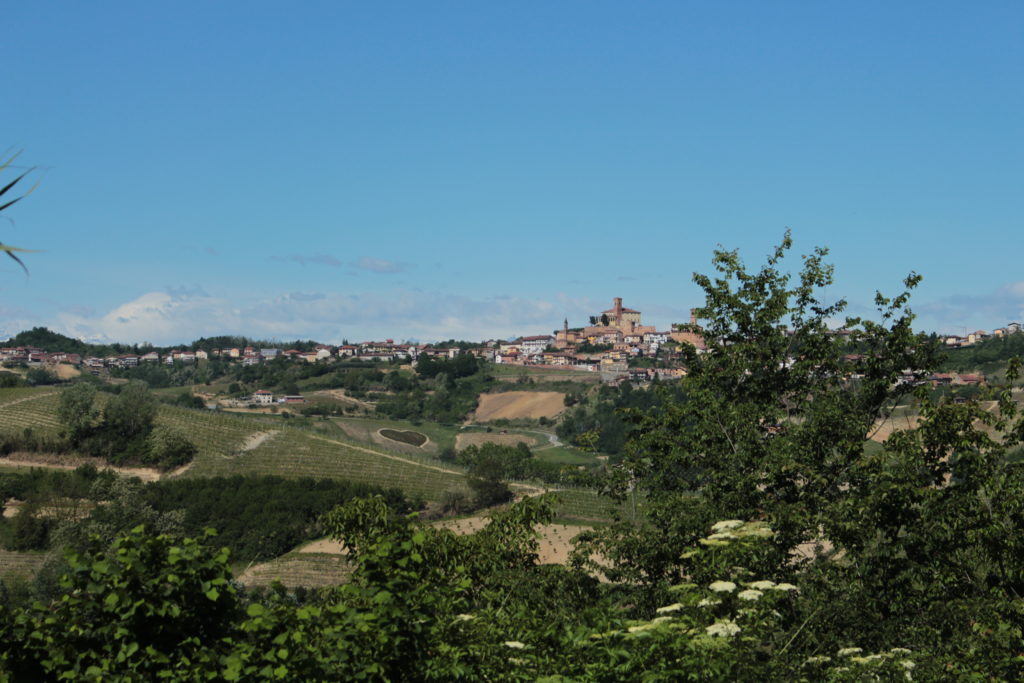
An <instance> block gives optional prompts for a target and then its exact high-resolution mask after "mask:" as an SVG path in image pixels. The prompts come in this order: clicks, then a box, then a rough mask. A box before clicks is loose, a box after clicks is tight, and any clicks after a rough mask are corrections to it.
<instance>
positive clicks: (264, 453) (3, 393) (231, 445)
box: [0, 388, 609, 522]
mask: <svg viewBox="0 0 1024 683" xmlns="http://www.w3.org/2000/svg"><path fill="white" fill-rule="evenodd" d="M101 396H102V395H101ZM58 401H59V390H55V389H53V388H33V389H3V390H0V429H24V428H26V427H31V428H32V429H34V430H37V431H46V432H52V433H56V432H57V430H58V428H59V425H58V423H57V420H56V417H55V411H56V407H57V403H58ZM339 422H345V423H346V424H347V425H348V426H349V427H350V429H351V428H352V427H353V426H355V427H356V429H355V430H353V433H354V436H353V435H350V434H348V433H346V432H344V431H343V430H342V428H341V426H340V425H339V424H338V423H339ZM157 423H158V424H159V425H165V426H169V427H173V428H175V429H177V430H179V431H181V432H182V433H183V434H185V435H186V436H188V438H189V439H190V440H192V442H193V443H195V444H196V446H197V448H198V451H199V452H198V455H197V456H196V458H195V460H194V461H193V463H192V464H191V466H189V467H188V468H187V469H186V470H185V471H184V472H183V473H182V474H181V475H180V476H182V477H203V476H217V475H231V474H274V475H280V476H285V477H305V476H309V477H325V478H332V479H347V480H351V481H359V482H365V483H368V484H376V485H379V486H388V487H390V486H395V487H398V488H401V489H402V490H403V491H405V492H406V493H408V494H409V495H413V496H419V497H422V498H423V499H425V500H433V501H436V500H439V499H440V497H441V496H442V494H443V493H444V492H445V491H447V490H450V489H465V488H466V485H465V476H464V475H463V473H462V472H461V470H460V468H458V467H456V466H452V465H444V464H442V463H440V462H438V461H437V459H436V458H434V457H432V456H431V455H429V454H430V453H437V452H439V451H440V450H441V449H442V448H445V447H448V446H454V443H455V436H456V435H457V434H458V432H459V429H458V428H457V427H452V426H445V425H438V424H432V423H427V422H424V423H420V424H416V425H414V424H412V423H410V422H406V421H401V420H378V419H363V418H334V419H331V420H327V421H311V422H310V423H309V426H308V427H305V428H303V427H297V426H291V425H289V421H288V420H283V419H281V418H280V417H277V416H275V417H271V416H261V415H246V414H234V413H228V412H215V411H206V410H194V409H189V408H180V407H177V406H171V405H164V404H162V405H160V406H159V412H158V414H157ZM381 428H390V429H398V430H403V431H404V430H411V431H416V432H420V433H422V434H426V435H427V436H428V437H429V439H430V442H428V443H427V444H425V445H424V446H423V447H421V448H416V447H413V446H411V445H407V444H402V443H399V442H389V443H390V444H393V448H392V447H386V446H382V445H380V444H378V443H376V442H375V441H374V440H373V439H372V437H371V434H373V433H375V432H376V431H377V430H379V429H381ZM360 434H361V435H362V436H363V437H365V440H364V438H360ZM260 435H263V436H262V437H260ZM257 437H260V438H259V439H257ZM423 451H426V453H424V452H423ZM537 457H543V458H544V459H550V460H551V461H553V462H563V463H565V464H586V463H587V462H590V461H592V460H591V459H590V456H587V455H585V454H580V453H579V452H578V451H575V450H573V449H570V448H565V447H556V448H546V449H545V448H541V449H540V450H539V451H537ZM0 466H2V465H0ZM562 496H563V502H562V503H561V504H560V506H559V511H558V514H559V516H560V517H562V518H565V519H574V520H583V521H587V522H593V521H601V520H607V519H608V517H609V515H608V511H607V507H608V503H607V501H605V500H603V499H599V498H598V496H597V495H596V494H595V493H593V492H591V491H586V490H570V491H566V492H563V494H562Z"/></svg>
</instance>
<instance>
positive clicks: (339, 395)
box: [310, 389, 376, 408]
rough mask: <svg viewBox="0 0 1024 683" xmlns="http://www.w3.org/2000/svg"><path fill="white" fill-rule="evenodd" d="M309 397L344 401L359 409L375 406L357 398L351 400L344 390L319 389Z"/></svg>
mask: <svg viewBox="0 0 1024 683" xmlns="http://www.w3.org/2000/svg"><path fill="white" fill-rule="evenodd" d="M310 396H330V397H331V398H333V399H336V400H338V401H344V402H346V403H351V404H353V405H357V406H359V407H360V408H374V407H376V405H375V404H373V403H367V402H366V401H361V400H359V399H358V398H353V397H352V396H349V395H348V394H346V393H345V390H344V389H321V390H319V391H314V392H313V393H311V394H310Z"/></svg>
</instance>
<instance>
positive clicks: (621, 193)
mask: <svg viewBox="0 0 1024 683" xmlns="http://www.w3.org/2000/svg"><path fill="white" fill-rule="evenodd" d="M3 21H4V25H5V31H4V34H5V37H4V41H3V43H2V44H0V55H2V56H3V63H4V64H5V65H6V66H7V67H8V68H7V70H6V71H7V73H6V74H5V88H4V91H5V96H4V100H5V101H4V106H3V107H2V108H0V130H2V131H3V134H4V135H3V139H0V151H2V150H3V149H9V150H11V151H18V150H22V154H21V157H20V158H19V163H20V164H21V165H24V166H29V165H34V166H38V167H39V169H40V171H39V172H38V174H37V175H38V177H39V179H40V180H41V185H40V186H39V189H38V190H37V191H36V192H35V193H34V194H33V195H32V196H30V197H29V198H27V199H26V200H25V201H24V202H21V203H20V204H19V205H17V206H16V207H13V208H12V209H11V210H10V211H9V212H7V213H8V215H9V218H10V219H11V221H13V222H11V221H3V222H2V223H0V240H2V241H3V242H5V243H9V244H15V245H17V246H22V247H29V248H37V249H42V250H44V252H43V253H38V254H29V255H28V256H27V258H26V261H27V263H28V265H29V267H30V270H31V277H29V278H26V277H25V276H24V275H23V274H22V273H21V272H20V270H19V269H18V268H17V266H16V265H14V264H13V262H11V263H6V262H5V263H3V264H2V265H0V337H2V336H5V335H7V334H13V333H15V332H17V331H19V330H21V329H24V328H26V327H28V326H31V325H39V324H42V325H47V326H50V327H52V328H54V329H58V330H60V331H62V332H66V333H70V334H73V335H75V336H81V337H83V338H89V339H112V340H118V341H128V342H141V341H150V342H153V343H158V344H163V343H173V342H183V341H189V340H191V339H193V338H196V337H199V336H204V335H205V336H209V335H214V334H246V335H250V336H257V337H264V338H278V339H294V338H296V337H302V338H307V337H311V338H316V339H319V340H322V341H328V342H338V341H341V340H342V339H346V338H347V339H350V340H357V339H368V338H383V337H392V338H396V339H407V338H414V339H419V340H433V339H447V338H450V337H456V338H467V339H479V338H486V337H507V336H510V335H517V334H537V333H541V332H545V331H549V330H551V329H554V327H556V326H560V325H561V321H562V318H563V317H564V316H568V318H569V321H570V323H572V324H582V323H583V322H584V321H585V319H586V317H587V316H589V315H592V314H593V313H595V312H598V311H600V310H603V309H604V308H607V307H608V306H609V305H610V303H611V298H612V297H613V296H621V297H623V298H624V300H625V305H627V306H631V307H633V308H638V309H640V310H642V311H643V312H644V319H645V322H652V323H655V324H657V325H659V326H660V327H667V326H668V325H669V324H670V323H671V322H675V321H682V320H684V319H686V317H687V311H688V310H689V308H690V307H692V306H695V305H699V304H700V303H701V296H700V292H699V290H698V289H697V288H696V286H695V285H693V283H692V282H691V274H692V273H693V272H694V271H707V270H708V267H709V266H708V264H709V260H710V257H711V253H712V250H713V249H715V248H716V246H717V245H719V244H720V245H722V246H724V247H726V248H730V249H732V248H738V249H740V251H741V253H742V254H744V256H745V258H746V260H747V262H748V263H749V264H750V265H756V264H759V263H760V262H761V260H762V259H763V257H764V255H765V254H766V253H767V252H768V251H769V250H770V248H771V246H772V245H773V244H775V243H776V242H778V240H779V239H780V238H781V236H782V234H783V232H784V230H785V229H786V228H787V227H789V228H791V229H792V230H793V236H794V239H795V243H796V246H795V249H794V252H795V253H796V254H797V255H799V254H800V253H807V252H809V251H810V250H811V249H812V247H814V246H815V245H826V246H828V247H830V248H831V250H832V260H833V262H834V263H835V265H836V271H837V273H836V282H835V284H834V285H833V286H832V287H830V288H829V291H828V292H827V293H826V294H827V296H828V297H829V298H831V299H836V298H839V297H845V298H847V299H849V301H850V303H851V311H852V312H854V313H857V314H860V313H863V312H866V311H867V310H868V309H867V306H868V305H870V302H871V301H872V299H873V295H874V291H875V290H876V289H882V290H883V291H886V292H896V291H897V290H898V288H899V286H900V282H901V280H902V279H903V277H904V276H905V275H906V274H907V273H908V272H909V271H911V270H914V271H917V272H920V273H922V274H923V275H924V282H923V283H922V285H921V287H920V288H919V290H918V292H917V293H916V295H915V297H914V308H915V310H916V311H917V312H918V314H919V325H920V327H922V328H923V329H927V330H941V331H949V332H962V331H963V330H964V329H965V328H968V329H969V330H974V329H977V328H983V329H991V328H993V327H996V326H1000V325H1003V324H1005V323H1006V322H1008V321H1010V320H1018V319H1021V318H1024V271H1022V267H1021V261H1022V246H1024V239H1022V237H1021V235H1022V233H1024V231H1022V229H1021V228H1022V226H1021V216H1022V209H1024V192H1022V191H1021V188H1022V185H1024V161H1022V159H1024V155H1022V151H1024V149H1022V148H1024V144H1022V143H1024V94H1022V88H1021V85H1020V84H1021V82H1022V76H1024V28H1022V27H1024V5H1022V4H1021V3H1019V2H984V3H945V2H903V3H891V2H884V3H883V2H864V3H813V2H799V3H797V2H792V3H787V2H779V3H763V2H735V3H706V2H664V3H658V2H651V3H625V2H618V3H606V2H593V1H588V2H558V3H541V2H522V3H504V4H499V3H469V2H451V3H446V2H433V3H414V2H409V3H354V2H304V3H294V4H292V3H289V4H283V3H270V2H245V3H242V2H218V3H208V2H175V3H138V2H123V3H116V2H95V3H79V2H53V3H13V4H8V6H6V7H5V8H4V11H3ZM5 261H7V260H6V259H5ZM794 265H796V264H794Z"/></svg>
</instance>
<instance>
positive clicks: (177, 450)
mask: <svg viewBox="0 0 1024 683" xmlns="http://www.w3.org/2000/svg"><path fill="white" fill-rule="evenodd" d="M198 453H199V449H198V448H196V445H195V444H194V443H192V442H191V441H189V439H188V437H186V436H185V435H184V434H182V433H181V432H180V431H178V430H176V429H173V428H171V427H157V428H156V429H154V430H153V431H152V432H150V434H149V454H148V462H150V463H152V464H154V465H157V466H158V467H160V468H161V469H165V470H171V469H174V468H175V467H181V466H182V465H185V464H188V463H190V462H192V460H193V459H194V458H195V457H196V454H198Z"/></svg>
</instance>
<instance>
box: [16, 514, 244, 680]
mask: <svg viewBox="0 0 1024 683" xmlns="http://www.w3.org/2000/svg"><path fill="white" fill-rule="evenodd" d="M68 566H69V571H68V573H67V574H66V575H65V576H64V578H63V579H62V580H61V584H62V587H63V588H64V590H65V592H64V594H63V595H61V596H60V598H59V599H57V600H55V601H53V602H52V603H51V604H50V605H47V606H44V605H43V604H40V603H36V604H35V605H34V606H32V607H30V608H28V609H26V610H19V611H18V612H16V613H15V614H14V615H13V618H11V619H9V620H5V622H6V623H5V624H4V629H3V630H4V631H5V633H4V634H3V635H4V638H3V640H4V646H3V654H2V657H3V661H4V663H5V665H6V668H7V670H8V671H9V672H10V673H11V674H12V675H13V677H14V678H16V679H18V680H41V679H65V680H68V679H74V680H111V679H120V680H157V679H161V678H163V679H172V680H184V679H191V680H194V679H196V678H197V677H204V678H205V677H206V676H208V675H213V674H215V673H216V672H217V671H218V670H219V668H220V662H219V657H218V656H217V652H216V650H214V651H212V652H211V648H210V647H209V645H208V644H210V643H218V642H219V641H222V639H224V638H225V637H226V636H227V635H228V634H229V633H231V631H232V630H233V628H234V622H235V620H236V619H237V618H239V616H240V614H241V613H240V611H239V609H240V604H239V600H238V595H237V592H236V590H235V588H234V587H233V585H232V583H231V572H230V570H229V568H228V566H227V551H226V550H225V551H221V552H220V553H218V554H215V555H212V556H211V555H210V554H209V553H208V552H207V550H206V549H205V548H204V547H203V545H202V544H201V543H200V542H199V541H196V540H189V539H186V540H184V541H181V542H177V541H175V540H174V539H173V538H172V537H170V536H167V535H160V536H152V535H149V534H146V533H145V532H144V530H143V528H142V527H137V528H135V529H134V530H132V532H131V533H130V534H129V535H127V536H124V537H122V538H120V539H118V540H117V541H115V542H114V544H113V546H112V547H111V548H110V549H109V550H106V549H105V548H103V546H102V545H101V544H99V543H98V539H97V545H96V546H95V547H94V549H92V550H91V552H89V553H87V554H84V555H82V554H78V553H72V554H71V555H70V556H69V557H68ZM204 674H205V675H204Z"/></svg>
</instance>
